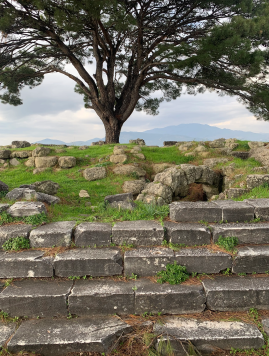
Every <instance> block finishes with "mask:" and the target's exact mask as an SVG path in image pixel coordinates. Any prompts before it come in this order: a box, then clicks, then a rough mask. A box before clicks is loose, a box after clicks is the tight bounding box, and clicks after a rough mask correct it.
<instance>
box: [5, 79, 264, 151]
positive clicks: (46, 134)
mask: <svg viewBox="0 0 269 356" xmlns="http://www.w3.org/2000/svg"><path fill="white" fill-rule="evenodd" d="M22 98H23V102H24V103H23V105H21V106H18V107H13V106H10V105H4V104H1V103H0V145H6V144H10V143H11V141H13V140H27V141H29V142H35V141H38V140H42V139H45V138H51V139H58V140H62V141H64V142H72V141H86V140H89V139H91V138H95V137H99V138H102V137H104V135H105V132H104V128H103V125H102V122H101V121H100V119H99V118H98V116H97V115H96V114H95V112H94V111H93V110H89V109H85V108H84V103H83V98H82V96H80V95H79V94H76V93H75V92H74V82H73V81H72V80H70V79H69V78H67V77H65V76H63V75H61V74H50V75H47V76H46V78H45V80H44V81H43V83H42V84H41V85H40V86H39V87H37V88H34V89H32V90H30V89H24V90H23V92H22ZM182 123H200V124H208V125H211V126H217V127H219V128H227V129H233V130H242V131H252V132H257V133H269V122H264V121H257V120H256V119H255V118H254V116H253V115H252V114H251V113H250V112H249V111H248V110H246V109H245V107H244V106H243V105H242V104H240V103H238V102H237V100H236V98H231V97H228V96H226V97H219V96H217V94H214V93H205V94H200V95H197V96H190V95H182V96H181V97H180V98H179V99H177V100H176V101H171V102H169V103H166V102H165V103H163V104H162V105H161V107H160V114H159V115H158V116H149V115H146V114H144V113H138V112H134V113H133V114H132V116H131V117H130V118H129V120H128V121H127V122H126V123H125V125H124V126H123V131H145V130H149V129H152V128H162V127H166V126H171V125H179V124H182Z"/></svg>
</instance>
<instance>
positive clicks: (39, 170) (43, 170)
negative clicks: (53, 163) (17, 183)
mask: <svg viewBox="0 0 269 356" xmlns="http://www.w3.org/2000/svg"><path fill="white" fill-rule="evenodd" d="M46 169H47V168H36V169H34V170H33V174H39V173H42V172H45V170H46Z"/></svg>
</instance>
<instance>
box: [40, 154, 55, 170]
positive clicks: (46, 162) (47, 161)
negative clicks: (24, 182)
mask: <svg viewBox="0 0 269 356" xmlns="http://www.w3.org/2000/svg"><path fill="white" fill-rule="evenodd" d="M57 163H58V157H54V156H51V157H36V158H35V166H36V168H50V167H54V166H56V164H57Z"/></svg>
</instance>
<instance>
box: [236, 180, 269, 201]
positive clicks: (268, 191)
mask: <svg viewBox="0 0 269 356" xmlns="http://www.w3.org/2000/svg"><path fill="white" fill-rule="evenodd" d="M262 198H269V185H268V184H266V183H265V184H263V185H260V186H259V187H256V188H253V189H252V190H250V191H249V192H248V193H246V194H243V195H241V196H240V197H238V198H234V199H233V200H235V201H243V200H244V199H262Z"/></svg>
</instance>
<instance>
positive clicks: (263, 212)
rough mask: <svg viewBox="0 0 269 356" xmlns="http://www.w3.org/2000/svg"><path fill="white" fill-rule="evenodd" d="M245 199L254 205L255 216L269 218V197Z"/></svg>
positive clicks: (263, 218)
mask: <svg viewBox="0 0 269 356" xmlns="http://www.w3.org/2000/svg"><path fill="white" fill-rule="evenodd" d="M244 201H245V202H246V203H248V204H249V205H251V206H253V207H254V214H255V218H260V219H261V220H267V221H268V220H269V199H245V200H244Z"/></svg>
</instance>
